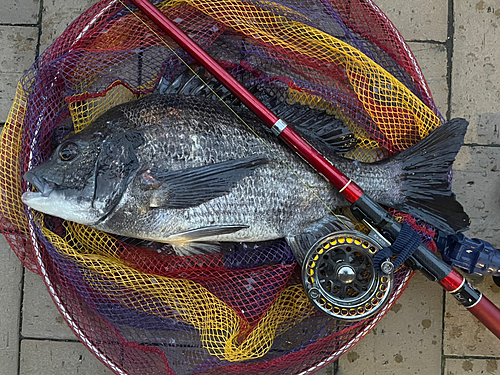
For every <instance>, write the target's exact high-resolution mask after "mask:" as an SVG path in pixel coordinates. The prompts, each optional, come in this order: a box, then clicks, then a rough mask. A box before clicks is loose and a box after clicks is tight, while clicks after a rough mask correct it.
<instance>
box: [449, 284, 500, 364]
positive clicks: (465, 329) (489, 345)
mask: <svg viewBox="0 0 500 375" xmlns="http://www.w3.org/2000/svg"><path fill="white" fill-rule="evenodd" d="M475 286H476V287H477V288H478V289H479V290H480V291H481V292H482V293H483V294H484V295H485V296H486V297H488V298H489V299H490V300H491V302H493V303H494V304H495V305H497V306H500V287H498V286H497V285H495V283H493V280H492V278H491V277H489V276H486V277H484V280H483V281H482V282H481V283H478V284H476V285H475ZM444 323H445V324H444V335H443V336H444V338H443V348H444V354H445V355H452V356H476V357H478V356H479V357H481V356H482V357H500V345H499V344H498V338H496V337H495V336H494V335H493V334H492V333H491V332H490V331H488V330H487V329H486V327H485V326H484V325H483V324H482V323H480V322H479V321H478V320H477V319H476V318H475V317H474V316H473V315H472V314H471V313H470V312H468V311H467V310H466V309H465V308H463V306H461V305H460V304H459V303H458V302H457V301H456V300H455V298H453V297H452V296H451V295H447V296H446V305H445V315H444Z"/></svg>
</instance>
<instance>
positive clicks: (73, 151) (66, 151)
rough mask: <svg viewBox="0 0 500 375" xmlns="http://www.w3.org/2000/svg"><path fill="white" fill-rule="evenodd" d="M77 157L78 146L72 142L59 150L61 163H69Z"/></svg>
mask: <svg viewBox="0 0 500 375" xmlns="http://www.w3.org/2000/svg"><path fill="white" fill-rule="evenodd" d="M77 155H78V146H77V145H76V143H73V142H66V143H64V144H63V145H62V146H61V148H60V149H59V159H61V160H62V161H70V160H73V159H74V158H76V157H77Z"/></svg>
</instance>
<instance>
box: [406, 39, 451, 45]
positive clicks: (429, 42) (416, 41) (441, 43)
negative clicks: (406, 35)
mask: <svg viewBox="0 0 500 375" xmlns="http://www.w3.org/2000/svg"><path fill="white" fill-rule="evenodd" d="M406 43H427V44H437V45H440V46H446V43H447V41H444V42H441V41H439V40H432V39H431V40H420V39H415V40H407V41H406Z"/></svg>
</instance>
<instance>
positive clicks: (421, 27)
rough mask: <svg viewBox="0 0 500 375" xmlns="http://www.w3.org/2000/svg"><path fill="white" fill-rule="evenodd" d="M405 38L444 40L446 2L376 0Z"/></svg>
mask: <svg viewBox="0 0 500 375" xmlns="http://www.w3.org/2000/svg"><path fill="white" fill-rule="evenodd" d="M375 3H376V4H377V5H378V6H379V7H380V9H382V11H383V12H384V13H385V15H386V16H387V17H388V18H389V19H390V20H391V21H392V23H393V24H394V25H395V26H396V29H398V30H399V32H400V33H401V34H402V35H403V38H405V40H432V41H439V42H445V41H446V36H447V32H448V25H447V22H448V2H447V1H432V0H408V1H393V0H376V1H375Z"/></svg>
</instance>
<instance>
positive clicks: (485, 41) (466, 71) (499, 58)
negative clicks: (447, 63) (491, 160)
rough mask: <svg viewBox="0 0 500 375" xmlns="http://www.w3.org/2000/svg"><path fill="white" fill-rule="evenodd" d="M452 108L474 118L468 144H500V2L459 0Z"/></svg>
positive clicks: (453, 113) (458, 115)
mask: <svg viewBox="0 0 500 375" xmlns="http://www.w3.org/2000/svg"><path fill="white" fill-rule="evenodd" d="M454 14H455V38H454V41H453V44H454V47H453V75H452V93H451V109H452V115H453V117H465V118H466V119H468V120H470V122H471V124H470V126H469V131H468V133H467V136H466V143H479V144H498V134H497V133H498V131H497V126H498V124H499V121H498V114H499V113H500V110H499V109H498V101H499V99H500V72H499V71H498V70H497V69H499V68H500V49H499V48H498V41H499V40H500V28H499V27H498V26H499V25H500V19H499V17H500V4H499V3H498V1H476V0H473V1H470V0H467V1H465V0H464V1H456V2H455V12H454Z"/></svg>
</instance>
